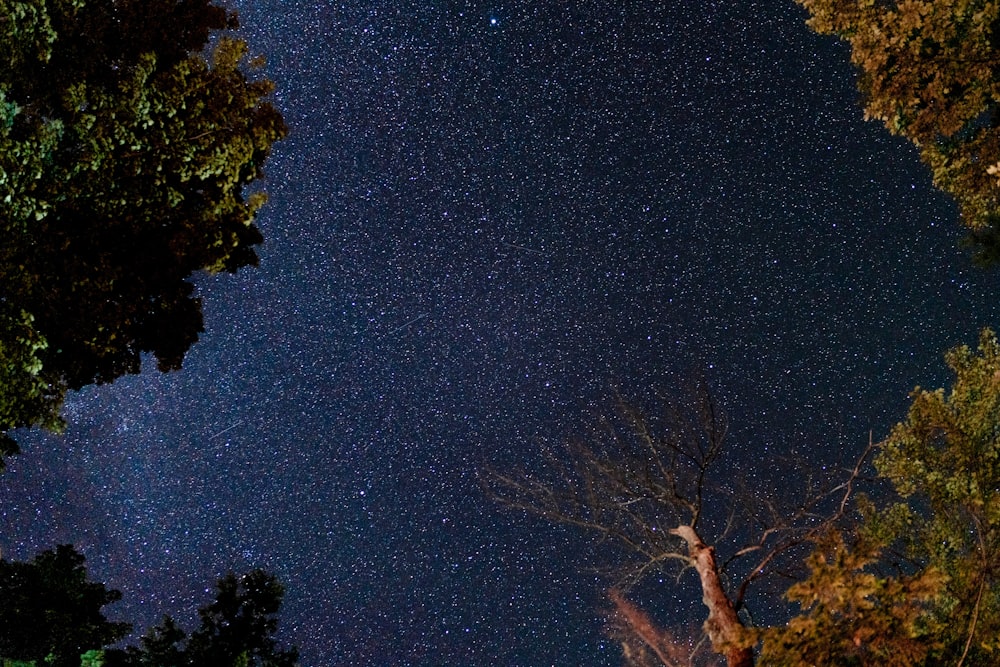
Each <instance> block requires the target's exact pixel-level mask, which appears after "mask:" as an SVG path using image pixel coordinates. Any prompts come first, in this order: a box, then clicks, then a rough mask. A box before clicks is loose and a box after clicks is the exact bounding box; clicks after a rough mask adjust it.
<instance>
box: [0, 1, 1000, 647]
mask: <svg viewBox="0 0 1000 667" xmlns="http://www.w3.org/2000/svg"><path fill="white" fill-rule="evenodd" d="M231 6H232V7H234V8H235V9H237V10H238V11H239V12H240V15H241V20H242V24H243V28H242V30H241V31H240V35H241V36H243V37H245V38H246V39H247V40H249V42H250V44H251V50H252V51H254V52H256V53H262V54H264V55H266V56H267V58H268V61H269V64H268V67H267V70H266V71H267V74H268V76H270V77H271V78H272V79H273V80H274V81H275V82H276V83H277V87H278V89H277V93H276V98H277V102H278V106H279V108H280V109H281V110H282V112H283V113H284V114H285V118H286V120H287V122H288V124H289V126H290V128H291V134H290V136H289V138H288V139H287V140H286V141H283V142H282V143H281V144H280V145H278V146H277V147H276V149H275V151H274V154H273V156H272V159H271V160H270V161H269V163H268V164H267V168H266V171H267V182H266V183H265V185H264V187H265V188H266V189H267V191H268V192H269V194H270V197H271V199H270V203H269V204H268V206H267V207H266V208H265V209H264V210H263V212H262V213H261V216H260V219H259V226H260V227H261V229H262V231H263V233H264V235H265V238H266V240H265V243H264V245H263V246H262V247H261V249H260V256H261V265H260V267H259V268H256V269H249V270H245V271H243V272H241V273H240V274H238V275H236V276H229V275H224V276H217V277H199V278H198V279H197V283H198V287H199V291H200V293H201V294H202V296H203V298H204V310H205V315H206V331H205V333H204V335H203V336H202V339H201V341H200V342H199V343H198V344H197V345H196V346H195V347H194V348H193V349H192V350H191V352H190V353H189V355H188V357H187V359H186V361H185V363H184V368H183V370H181V371H179V372H175V373H171V374H167V375H164V374H160V373H157V372H156V371H155V364H148V366H149V368H148V369H147V371H146V372H144V373H143V374H141V375H139V376H132V377H128V378H124V379H122V380H119V381H118V382H116V383H115V384H114V385H111V386H102V387H89V388H87V389H85V390H84V391H82V392H79V393H77V394H74V395H73V396H71V397H70V398H69V400H68V401H67V405H66V413H67V418H68V421H69V428H68V430H67V433H66V434H65V435H64V436H62V437H49V436H45V435H40V434H29V435H27V436H25V437H24V438H23V440H22V447H23V450H24V453H23V454H22V455H21V456H19V457H17V458H15V459H13V460H12V461H11V462H10V465H9V470H8V472H7V473H5V474H4V475H3V477H2V479H0V548H2V552H3V555H4V556H5V557H13V558H30V557H31V556H32V555H34V553H36V552H37V551H38V550H41V549H44V548H48V547H52V546H54V545H55V544H58V543H67V542H71V543H74V544H76V545H77V546H78V548H80V549H81V550H82V552H83V553H84V554H85V555H86V556H87V558H88V563H89V566H90V568H91V572H92V575H93V576H94V577H95V578H96V579H98V580H101V581H104V582H106V583H107V584H108V585H109V586H111V587H114V588H118V589H120V590H121V591H122V592H123V594H124V599H123V601H122V602H120V603H118V604H117V605H115V606H114V607H112V615H113V616H114V617H116V618H124V619H127V620H131V621H133V622H135V623H136V624H137V627H138V628H144V627H147V626H148V625H150V624H152V623H155V622H157V621H158V620H159V619H160V617H161V616H162V615H163V614H164V613H170V614H172V615H174V616H176V617H177V618H179V619H181V620H182V621H190V619H192V618H193V615H194V610H195V609H196V608H197V607H198V606H199V605H201V604H204V603H206V602H208V601H209V600H210V599H211V594H210V593H209V592H207V591H208V589H210V588H211V586H212V585H213V583H214V581H215V580H216V578H218V577H219V576H220V575H222V574H223V573H225V572H226V571H228V570H235V571H237V572H239V571H245V570H247V569H249V568H251V567H257V566H259V567H264V568H266V569H268V570H269V571H272V572H274V573H276V574H277V575H278V576H279V577H280V578H281V579H282V581H283V582H284V583H285V584H286V586H287V589H288V590H287V595H286V603H285V607H284V609H283V612H282V626H283V633H284V635H283V636H284V637H286V638H287V639H288V640H289V641H291V642H294V643H295V644H297V645H298V646H299V648H300V649H301V652H302V664H303V665H304V667H321V666H326V665H426V666H431V665H467V666H479V665H525V666H534V665H585V666H591V665H593V666H598V665H602V666H603V665H616V664H618V663H619V657H620V656H619V652H618V649H617V647H616V646H615V645H614V644H613V643H611V642H608V641H607V640H605V639H604V638H603V636H602V634H601V626H602V620H601V617H600V613H599V611H600V609H601V608H603V607H605V606H606V603H605V602H604V601H603V599H602V590H603V589H604V587H605V586H606V585H607V583H608V582H607V580H604V579H601V578H600V577H598V576H596V575H595V574H593V573H592V572H591V571H590V570H589V569H588V568H589V567H590V566H594V565H601V564H606V561H607V556H606V554H607V552H606V550H604V549H603V548H602V547H599V546H595V545H594V544H593V543H592V542H591V541H589V540H587V539H585V538H583V537H582V536H580V535H579V534H577V533H576V532H574V531H572V530H568V529H563V528H558V527H551V526H548V525H546V524H544V523H542V522H539V521H537V520H535V519H532V518H530V517H526V516H524V515H522V514H520V513H516V512H510V511H505V510H503V509H502V508H499V507H497V506H496V505H495V504H494V503H493V502H492V501H490V500H489V499H487V498H486V497H485V496H484V495H483V493H482V492H481V490H480V488H479V485H478V482H477V470H479V469H481V468H482V467H483V466H484V465H487V464H492V465H496V466H500V467H507V466H521V467H525V468H528V469H532V468H534V467H537V466H538V462H539V456H538V453H537V452H538V447H539V444H540V443H546V442H548V443H552V442H558V441H560V440H562V439H564V438H566V437H569V436H572V435H573V434H575V433H580V432H582V431H583V430H584V429H585V427H586V426H587V425H588V423H590V421H591V420H592V415H593V414H594V412H595V411H599V410H600V409H601V406H603V405H605V400H606V398H607V397H608V395H609V393H610V390H611V388H612V387H613V386H617V387H620V388H621V389H622V390H623V391H624V392H625V393H626V394H629V395H634V396H644V395H647V394H648V393H649V392H650V391H651V390H652V389H654V388H656V387H666V388H670V387H672V386H674V385H676V384H677V383H678V382H679V381H680V380H681V379H682V378H683V377H685V376H687V375H689V374H690V373H692V372H695V373H697V372H701V371H703V372H704V373H705V375H706V376H707V377H708V378H709V379H710V381H711V382H712V385H713V387H714V389H715V392H716V394H717V395H718V397H719V398H720V400H721V402H722V403H723V405H724V406H725V409H726V412H727V413H728V415H729V420H730V422H731V436H730V446H731V459H730V465H731V467H730V470H735V471H737V473H736V474H738V475H739V476H740V477H741V478H742V479H744V480H746V481H749V482H751V483H752V484H754V485H756V486H758V487H759V488H761V489H763V490H764V491H767V490H769V489H771V488H775V487H776V486H777V485H778V482H777V481H776V480H781V479H782V478H784V480H783V481H782V482H781V484H784V485H789V484H793V483H794V482H795V479H794V476H793V475H789V473H788V472H787V471H785V470H782V469H780V468H776V467H775V465H774V464H772V463H769V461H771V460H772V459H773V458H774V457H780V456H784V455H787V454H794V455H797V456H800V457H806V458H808V459H809V460H811V461H814V462H815V464H816V465H829V466H836V465H838V464H841V463H845V462H848V461H853V460H854V458H855V457H856V456H857V455H858V454H859V453H860V451H861V450H862V449H863V447H864V445H865V444H866V443H867V441H868V433H869V430H873V431H874V435H875V437H876V438H879V437H881V436H884V435H885V434H886V433H887V431H888V429H889V428H890V427H891V425H892V424H893V423H894V422H896V421H898V420H899V419H901V418H902V416H903V415H904V411H905V407H906V404H907V401H906V396H907V393H908V392H909V391H910V390H911V389H912V388H913V386H914V385H917V384H921V385H923V386H928V387H931V386H934V387H936V386H940V385H942V384H943V383H945V382H946V381H947V374H946V371H945V367H944V363H943V360H942V353H943V351H944V350H945V349H947V348H948V347H951V346H953V345H955V344H958V343H962V342H968V343H974V342H975V338H976V335H977V332H978V330H979V329H980V328H981V327H983V326H986V325H993V326H997V325H998V324H1000V318H998V316H997V315H998V313H997V307H996V298H995V294H996V291H997V287H998V279H997V273H995V272H994V273H984V272H981V271H979V270H976V269H973V268H971V267H970V264H969V261H968V258H967V257H966V255H965V254H964V253H963V252H962V251H961V250H960V249H959V248H958V240H959V238H960V236H961V232H960V230H959V227H958V225H957V223H956V220H955V219H956V211H955V208H954V206H953V205H952V203H951V202H950V201H949V200H948V199H947V198H946V197H945V196H943V195H941V194H940V193H938V192H936V191H934V190H933V189H932V188H931V187H930V183H929V177H928V174H927V172H926V171H925V170H924V168H923V167H922V166H921V165H920V164H919V162H918V160H917V156H916V152H915V150H914V149H913V148H912V147H910V146H909V145H908V144H906V143H905V142H904V141H902V140H900V139H898V138H894V137H891V136H889V135H888V133H887V132H886V131H885V130H884V129H883V128H882V127H881V126H880V125H877V124H875V123H866V122H864V121H863V120H862V112H861V109H860V107H859V104H858V95H857V93H856V92H855V89H854V76H853V73H852V71H851V68H850V66H849V64H848V54H847V51H846V49H845V48H844V47H843V46H842V45H839V44H837V43H836V42H834V41H833V40H831V39H828V38H820V37H818V36H815V35H812V34H811V33H810V32H809V31H808V30H807V28H806V27H805V25H804V19H805V15H804V11H803V10H801V9H800V8H799V7H797V6H796V5H794V4H793V3H792V2H791V0H766V1H765V0H759V1H754V0H749V1H740V2H731V1H726V2H713V1H711V0H706V1H702V2H687V1H686V0H684V1H681V0H678V1H675V2H659V3H657V2H638V1H634V0H614V1H612V0H602V1H600V2H598V1H594V0H577V1H574V2H563V1H560V0H545V1H542V0H532V1H530V2H529V1H528V0H523V1H520V2H515V1H508V2H498V3H495V4H490V3H487V2H476V1H472V2H443V1H441V2H408V1H404V0H396V1H394V2H389V1H387V0H368V1H366V2H361V1H360V0H344V1H337V2H333V1H332V0H327V1H322V0H316V1H313V2H301V1H294V0H281V1H279V0H238V1H236V0H234V1H233V2H232V5H231ZM790 477H791V479H790ZM685 583H686V585H687V586H689V587H690V586H691V585H692V584H693V583H694V582H693V580H682V584H685ZM658 586H659V588H657V587H656V586H654V587H653V588H652V589H651V594H655V595H656V596H658V599H659V600H661V601H662V602H661V604H660V605H659V606H661V607H663V608H669V607H670V606H671V604H670V603H671V602H672V601H673V600H674V599H675V598H677V596H678V594H676V593H675V592H674V584H673V582H672V580H671V579H667V580H665V581H664V583H663V584H662V585H658ZM680 597H681V598H684V599H688V598H685V597H684V596H683V595H682V596H680ZM688 597H690V596H688ZM685 604H687V605H688V606H689V607H690V609H693V610H694V611H695V612H698V607H697V605H698V603H697V596H695V597H693V598H690V599H689V600H688V602H686V603H685ZM691 605H693V606H691ZM690 613H691V612H690V610H688V611H686V612H677V614H678V616H677V617H676V618H675V617H671V616H670V615H669V614H667V615H661V616H660V618H659V620H660V621H661V622H662V623H663V624H665V625H668V624H670V623H671V622H675V621H677V620H678V619H680V618H681V617H682V616H684V614H690Z"/></svg>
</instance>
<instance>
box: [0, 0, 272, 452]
mask: <svg viewBox="0 0 1000 667" xmlns="http://www.w3.org/2000/svg"><path fill="white" fill-rule="evenodd" d="M0 16H3V17H5V19H6V20H3V21H0V229H2V233H3V235H4V240H5V242H4V244H2V246H0V284H2V285H3V286H4V288H3V292H2V293H0V304H2V312H0V319H3V320H4V322H3V323H2V324H0V336H3V339H2V340H0V354H2V355H3V357H2V358H0V372H5V373H6V374H7V376H8V377H11V378H13V379H14V380H15V384H16V385H17V387H18V388H19V389H15V388H10V389H8V390H7V393H8V394H10V395H11V396H6V395H0V432H6V431H8V430H10V429H12V428H16V427H20V426H33V425H41V426H45V427H53V426H56V425H58V423H59V422H58V409H59V405H60V401H61V398H62V396H63V394H64V392H65V391H66V390H67V389H75V388H79V387H82V386H84V385H87V384H90V383H95V382H97V383H100V382H110V381H112V380H114V379H115V378H117V377H119V376H121V375H122V374H125V373H133V372H136V371H137V370H138V369H139V364H140V356H141V354H142V353H143V352H151V353H153V355H155V357H156V358H157V361H158V365H159V367H160V368H161V369H162V370H169V369H176V368H179V367H180V365H181V361H182V359H183V357H184V355H185V353H186V351H187V350H188V348H189V347H190V345H191V344H192V343H193V342H194V341H195V340H197V337H198V334H199V332H200V331H201V327H202V323H201V306H200V302H199V300H198V299H197V298H195V297H194V296H193V287H192V285H191V284H190V282H188V278H189V277H190V276H191V274H192V273H194V272H196V271H199V270H207V271H215V272H217V271H230V272H232V271H236V270H238V269H239V268H241V267H243V266H247V265H252V264H255V263H256V255H255V253H254V250H253V246H254V245H256V244H257V243H259V242H260V241H261V236H260V233H259V232H258V230H257V228H256V227H255V226H254V219H255V216H256V213H257V211H258V209H259V208H260V206H261V205H262V204H263V202H264V200H265V197H264V195H263V194H262V193H254V194H250V195H246V196H245V195H244V189H245V188H246V187H247V186H248V185H249V184H251V183H252V182H254V181H255V180H257V179H259V178H260V177H261V176H262V171H261V167H262V165H263V163H264V161H265V159H266V158H267V156H268V154H269V152H270V148H271V145H272V144H273V143H274V142H275V141H276V140H278V139H280V138H281V137H282V136H284V134H285V133H286V128H285V125H284V123H283V121H282V119H281V116H280V114H279V113H278V112H277V111H276V110H275V109H274V107H273V106H272V105H271V104H270V103H268V102H267V97H268V96H269V94H270V93H271V91H272V88H273V86H272V84H271V83H270V82H269V81H267V80H264V79H250V78H248V73H249V72H250V70H251V67H250V65H249V64H248V63H247V59H246V53H247V47H246V45H245V44H244V43H243V42H241V41H238V40H233V39H230V38H227V37H222V38H221V39H219V40H218V41H217V42H216V44H215V47H214V51H213V53H212V54H211V55H210V57H209V58H208V59H206V58H204V57H202V56H201V55H200V54H198V53H195V52H196V51H198V50H200V49H202V48H203V47H204V46H205V44H206V43H207V39H208V36H209V33H210V32H211V31H212V30H218V29H223V28H226V27H232V26H234V25H235V19H234V18H233V17H231V16H227V15H226V13H225V11H224V10H222V9H220V8H218V7H215V6H213V5H211V4H210V2H208V0H187V1H185V2H177V1H176V0H143V1H141V2H140V1H139V0H130V1H125V2H110V1H109V0H61V1H60V0H49V1H47V2H45V1H42V0H31V1H28V2H11V1H10V0H0ZM39 364H40V366H39ZM21 389H23V390H24V391H25V392H26V393H24V394H23V396H22V397H21V398H14V397H13V394H14V393H15V392H20V391H21ZM11 451H13V446H12V443H11V441H10V440H9V438H8V439H7V441H6V443H5V446H4V447H3V449H2V450H0V454H3V453H10V452H11Z"/></svg>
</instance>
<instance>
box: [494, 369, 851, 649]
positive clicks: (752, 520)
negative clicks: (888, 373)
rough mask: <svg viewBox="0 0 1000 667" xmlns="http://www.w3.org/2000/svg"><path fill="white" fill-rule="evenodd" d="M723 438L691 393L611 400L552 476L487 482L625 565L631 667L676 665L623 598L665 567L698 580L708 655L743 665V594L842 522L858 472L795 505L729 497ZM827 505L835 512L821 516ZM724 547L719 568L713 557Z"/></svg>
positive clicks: (668, 644)
mask: <svg viewBox="0 0 1000 667" xmlns="http://www.w3.org/2000/svg"><path fill="white" fill-rule="evenodd" d="M726 432H727V422H726V419H725V417H724V416H723V415H722V414H721V412H720V411H719V408H718V406H717V404H716V402H715V400H714V398H713V397H712V395H711V393H710V392H709V390H708V388H707V386H706V385H705V384H704V383H699V384H697V385H696V386H695V387H693V388H692V390H691V391H690V392H689V393H688V394H687V396H686V397H681V398H668V397H661V399H660V402H659V410H658V412H655V413H654V412H651V411H648V410H643V409H641V408H639V407H636V405H634V404H632V403H629V402H627V401H624V400H622V399H620V398H619V400H617V401H616V409H615V411H614V412H613V413H612V415H611V416H610V417H603V418H601V419H600V420H599V421H598V425H597V427H596V428H594V429H593V430H592V431H591V432H590V433H588V435H587V437H585V438H584V439H582V440H581V441H576V442H573V443H570V444H569V446H568V447H567V449H566V450H565V451H557V452H550V453H549V456H548V468H549V471H550V472H549V474H546V475H530V474H524V473H515V474H505V473H499V472H496V471H493V472H490V473H489V474H487V475H485V476H484V482H485V484H486V485H487V487H488V490H489V492H490V493H491V494H493V495H494V496H495V497H497V498H498V499H500V500H501V501H502V502H504V503H506V504H508V505H511V506H514V507H518V508H522V509H525V510H528V511H530V512H534V513H537V514H540V515H541V516H543V517H545V518H546V519H549V520H552V521H556V522H561V523H565V524H569V525H573V526H577V527H580V528H583V529H586V530H588V531H592V532H594V533H596V534H599V535H600V536H602V538H606V539H608V540H609V541H614V542H617V543H618V544H619V545H620V546H623V547H625V549H626V551H627V552H628V553H630V554H631V555H632V560H631V561H630V562H629V563H627V564H625V565H624V566H623V567H622V568H620V571H619V582H618V584H617V585H616V586H615V587H613V588H612V590H611V592H610V593H609V597H610V599H611V601H612V603H613V605H614V608H615V614H614V616H615V620H616V624H615V626H616V634H617V635H619V636H621V635H622V634H624V635H625V637H624V641H623V644H624V645H625V646H626V648H627V651H626V652H627V653H629V654H631V655H633V656H642V655H644V654H647V655H645V657H642V658H641V659H638V658H637V659H635V660H633V664H636V665H644V664H657V663H656V662H649V660H651V659H652V658H651V657H650V656H649V655H648V654H652V655H654V656H656V659H657V660H658V661H659V663H660V664H666V665H671V664H675V661H674V660H675V659H668V658H667V656H669V655H676V654H677V653H678V650H679V647H678V644H677V642H676V641H671V640H670V639H669V637H670V635H668V634H667V632H666V631H665V630H662V629H660V628H657V627H656V626H655V624H654V622H653V621H652V619H651V617H650V616H649V615H648V614H645V613H644V612H642V611H641V610H640V609H639V608H638V607H636V606H635V605H634V604H633V603H632V602H630V601H629V600H627V599H626V598H625V596H624V592H623V591H622V588H624V589H626V590H627V589H629V588H631V587H632V586H634V585H635V584H637V583H638V582H640V581H641V580H642V579H643V578H645V577H647V576H649V575H650V574H652V573H654V572H660V571H662V570H663V569H664V568H670V567H671V566H674V567H678V568H680V569H682V570H684V569H688V568H691V569H693V570H694V571H695V573H696V574H697V575H698V582H699V588H700V590H701V593H702V601H703V603H704V605H705V607H706V609H707V611H708V614H707V618H706V619H705V623H704V626H703V629H704V633H705V636H706V637H707V640H708V642H709V644H710V646H711V648H712V650H713V651H714V652H715V653H717V654H720V655H722V656H725V659H726V662H727V664H728V665H729V666H730V667H736V666H739V667H745V666H749V665H752V664H753V656H754V651H753V645H754V643H755V642H756V639H755V638H754V637H753V636H752V634H750V633H748V632H747V629H746V628H745V626H744V622H743V619H742V618H741V617H740V615H739V612H740V610H741V609H742V608H743V605H744V600H745V597H746V594H747V591H748V589H749V587H750V586H751V585H752V584H753V583H754V582H755V581H757V580H758V579H760V578H761V577H762V576H763V575H764V573H765V571H769V570H773V569H776V566H777V565H778V564H779V563H791V562H793V561H794V560H795V555H796V554H798V553H799V551H801V549H802V548H804V546H805V545H807V544H808V543H809V540H810V539H811V538H812V537H814V536H816V535H818V534H819V533H820V532H822V531H823V530H824V527H825V526H830V525H834V524H835V523H836V522H837V521H838V520H839V519H840V518H841V517H842V516H843V514H844V509H845V506H846V502H847V498H848V497H849V496H850V494H851V491H852V488H853V487H852V484H853V481H854V479H855V478H856V477H857V475H858V473H859V470H860V465H861V464H860V463H859V465H858V467H856V468H855V470H854V471H852V472H851V474H850V477H849V478H848V480H847V481H846V482H844V483H842V484H840V485H837V486H835V487H834V488H831V489H827V490H825V491H822V490H820V489H816V488H807V489H806V490H805V492H804V496H803V498H801V499H797V500H796V501H795V502H789V503H787V504H784V503H782V502H781V499H779V498H767V497H761V496H760V495H759V494H757V495H756V496H748V495H740V494H735V493H733V492H732V491H730V490H727V489H726V488H724V487H723V486H722V485H717V484H712V483H711V476H712V474H713V473H715V472H716V469H717V466H718V463H719V461H720V459H721V458H722V456H723V454H724V451H725V441H726ZM866 454H867V453H866ZM730 486H731V485H730ZM748 501H749V502H748ZM824 503H830V504H832V508H831V509H830V511H829V512H827V513H826V514H825V515H824V514H823V513H822V512H821V511H820V510H821V508H822V507H823V506H824ZM706 515H714V516H713V519H714V522H713V524H710V526H709V527H708V529H707V530H709V531H711V532H712V538H713V539H707V538H708V537H709V534H708V532H707V531H706V528H705V527H704V526H703V523H704V520H705V517H706ZM723 548H725V550H726V554H725V558H722V556H721V554H720V552H719V551H718V550H717V549H723ZM741 565H742V566H743V567H742V569H738V568H739V567H740V566H741ZM688 652H689V653H690V649H689V650H688Z"/></svg>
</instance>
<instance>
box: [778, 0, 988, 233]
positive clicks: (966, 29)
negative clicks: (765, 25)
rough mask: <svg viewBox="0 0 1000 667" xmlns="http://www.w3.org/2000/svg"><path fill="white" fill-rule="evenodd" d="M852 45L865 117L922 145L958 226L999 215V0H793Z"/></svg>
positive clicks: (980, 224) (820, 28) (824, 29)
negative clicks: (958, 216) (957, 212)
mask: <svg viewBox="0 0 1000 667" xmlns="http://www.w3.org/2000/svg"><path fill="white" fill-rule="evenodd" d="M797 1H798V2H799V4H801V5H803V6H804V7H805V8H806V9H808V10H809V13H810V16H811V18H810V19H809V21H808V25H809V26H810V27H811V28H812V29H813V30H815V31H816V32H819V33H822V34H833V35H837V36H839V37H840V38H841V39H843V40H845V41H846V42H848V43H849V44H850V46H851V61H852V62H853V63H854V64H855V65H856V66H857V67H858V68H859V70H860V76H859V78H858V87H859V89H860V91H861V93H862V95H863V97H864V106H865V117H866V118H869V119H875V120H879V121H881V122H883V123H884V124H885V126H886V128H888V130H889V131H890V132H892V133H893V134H899V135H902V136H904V137H906V138H907V139H910V140H911V141H912V142H913V143H914V144H916V145H917V146H918V147H920V150H921V158H922V159H923V161H924V162H925V163H926V164H927V165H928V166H929V167H930V168H931V171H932V174H933V177H934V183H935V185H936V186H937V187H939V188H941V189H942V190H944V191H945V192H948V193H949V194H951V195H952V196H953V197H955V199H956V201H957V202H958V204H959V206H960V208H961V213H962V221H963V223H964V224H965V226H966V227H968V228H969V229H970V230H973V231H979V232H981V231H982V230H984V229H987V228H991V229H992V227H993V225H994V220H995V218H996V216H997V215H998V214H1000V179H998V178H997V174H996V173H995V170H994V171H990V169H991V168H993V167H994V166H995V165H997V163H998V162H1000V127H998V126H997V124H996V122H995V115H996V112H997V104H998V101H1000V50H998V49H997V47H996V44H995V39H996V38H995V35H994V31H995V26H996V25H997V24H998V21H1000V0H958V1H956V0H895V1H893V0H889V1H887V2H882V1H878V2H876V1H874V0H797Z"/></svg>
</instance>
